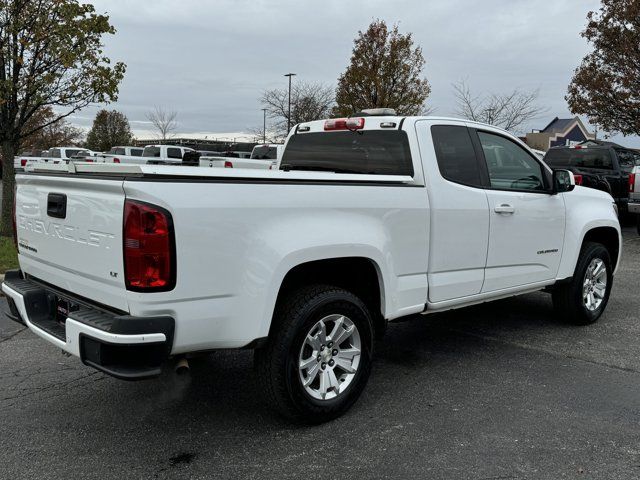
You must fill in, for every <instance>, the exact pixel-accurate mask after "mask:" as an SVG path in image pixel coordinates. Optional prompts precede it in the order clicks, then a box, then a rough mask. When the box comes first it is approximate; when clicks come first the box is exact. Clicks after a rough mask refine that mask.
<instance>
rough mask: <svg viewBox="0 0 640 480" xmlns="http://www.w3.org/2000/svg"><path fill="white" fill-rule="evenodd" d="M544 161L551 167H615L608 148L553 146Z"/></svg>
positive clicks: (608, 168)
mask: <svg viewBox="0 0 640 480" xmlns="http://www.w3.org/2000/svg"><path fill="white" fill-rule="evenodd" d="M544 162H545V163H546V164H547V165H549V166H551V167H577V168H601V169H605V170H611V169H613V162H612V160H611V154H610V153H609V149H608V148H552V149H551V150H549V151H548V152H547V154H546V155H545V156H544Z"/></svg>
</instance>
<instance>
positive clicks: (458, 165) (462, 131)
mask: <svg viewBox="0 0 640 480" xmlns="http://www.w3.org/2000/svg"><path fill="white" fill-rule="evenodd" d="M431 136H432V138H433V146H434V147H435V149H436V159H437V160H438V168H439V169H440V174H441V175H442V176H443V177H444V178H445V179H447V180H449V181H451V182H455V183H461V184H463V185H470V186H472V187H482V180H481V179H480V166H479V165H478V160H477V158H476V152H475V150H474V149H473V143H472V141H471V135H470V134H469V130H468V129H467V127H462V126H454V125H434V126H433V127H431Z"/></svg>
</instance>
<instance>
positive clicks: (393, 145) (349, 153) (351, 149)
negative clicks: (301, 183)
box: [280, 130, 414, 176]
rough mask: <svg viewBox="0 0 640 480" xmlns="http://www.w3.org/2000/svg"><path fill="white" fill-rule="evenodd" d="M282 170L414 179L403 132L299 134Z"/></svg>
mask: <svg viewBox="0 0 640 480" xmlns="http://www.w3.org/2000/svg"><path fill="white" fill-rule="evenodd" d="M280 169H281V170H312V171H313V170H315V171H330V172H335V173H358V174H365V175H405V176H413V173H414V172H413V162H412V159H411V150H410V147H409V139H408V137H407V134H406V132H404V131H402V130H359V131H355V132H352V131H337V132H309V133H296V134H294V135H292V136H291V137H290V138H289V142H288V143H287V146H286V147H285V150H284V153H283V156H282V161H281V164H280Z"/></svg>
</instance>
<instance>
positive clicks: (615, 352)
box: [0, 228, 640, 480]
mask: <svg viewBox="0 0 640 480" xmlns="http://www.w3.org/2000/svg"><path fill="white" fill-rule="evenodd" d="M639 272H640V237H639V236H638V235H637V234H636V232H635V229H631V228H629V229H626V231H625V245H624V257H623V263H622V265H621V268H620V271H619V274H618V275H617V277H616V280H615V285H614V290H613V293H612V297H611V301H610V303H609V307H608V309H607V311H606V313H605V315H604V316H603V318H602V319H601V320H600V321H599V323H597V324H596V325H592V326H589V327H571V326H567V325H564V324H562V323H560V322H558V321H557V320H554V319H553V316H552V310H551V300H550V297H549V296H548V295H546V294H543V293H539V294H532V295H527V296H524V297H520V298H512V299H508V300H503V301H500V302H497V303H494V304H486V305H483V306H478V307H472V308H468V309H465V310H460V311H456V312H451V313H446V314H439V315H434V316H430V317H426V318H425V317H416V318H414V319H411V320H409V321H406V322H402V323H398V324H393V325H391V326H390V328H389V332H388V334H387V336H386V337H385V339H384V340H383V341H381V342H379V343H378V345H377V357H376V363H375V366H374V369H373V373H372V376H371V380H370V382H369V385H368V387H367V389H366V391H365V393H364V395H363V397H362V398H361V400H360V402H359V403H358V404H357V405H356V406H355V407H354V408H353V409H352V410H351V411H350V412H349V413H348V414H347V415H346V416H344V417H343V418H340V419H338V420H336V421H334V422H332V423H329V424H326V425H322V426H318V427H301V426H292V425H289V424H287V423H286V422H284V421H282V420H280V419H279V418H277V417H274V416H273V414H272V413H271V412H270V411H269V410H267V409H266V408H265V407H264V406H263V404H262V402H261V395H260V392H259V391H258V390H257V388H256V386H255V384H256V382H255V379H254V376H253V371H252V369H251V364H252V354H251V352H247V351H242V352H217V353H215V354H214V355H212V356H211V357H208V358H204V359H200V360H197V361H195V362H193V364H192V371H191V374H190V375H189V376H187V377H177V376H175V375H174V374H172V373H167V374H166V375H164V376H163V377H162V378H160V379H156V380H149V381H145V382H139V383H126V382H121V381H118V380H115V379H112V378H110V377H107V376H105V375H103V374H101V373H98V372H96V371H94V370H92V369H90V368H88V367H84V366H83V365H82V364H81V363H80V362H79V361H78V360H77V359H74V358H68V357H65V356H63V355H62V354H61V353H60V351H59V350H57V349H56V348H54V347H52V346H51V345H49V344H46V343H45V342H44V341H41V340H39V339H38V338H37V337H36V336H35V335H33V334H32V333H31V332H29V331H25V330H24V329H23V328H22V327H21V326H20V325H18V324H16V323H13V322H11V321H9V320H7V319H6V318H4V315H2V318H1V319H0V477H1V478H7V479H22V478H47V479H70V478H87V479H89V478H96V479H101V480H103V479H107V478H171V479H182V478H194V479H195V478H258V479H264V478H303V477H306V478H323V479H333V478H344V477H346V476H349V477H350V478H352V479H355V478H367V479H369V478H425V479H426V478H429V479H439V478H451V479H538V478H545V479H559V478H585V479H587V478H588V479H618V478H625V479H627V478H628V479H636V478H639V477H640V339H639V337H640V321H639V318H638V317H639V309H640V288H639V278H638V273H639ZM0 302H1V304H2V308H3V309H4V310H6V302H5V301H4V300H3V299H2V300H0Z"/></svg>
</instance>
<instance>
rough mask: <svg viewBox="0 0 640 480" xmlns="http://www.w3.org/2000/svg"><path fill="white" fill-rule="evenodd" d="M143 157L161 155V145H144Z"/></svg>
mask: <svg viewBox="0 0 640 480" xmlns="http://www.w3.org/2000/svg"><path fill="white" fill-rule="evenodd" d="M142 156H143V157H160V147H144V151H143V152H142Z"/></svg>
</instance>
